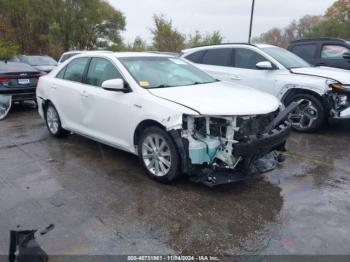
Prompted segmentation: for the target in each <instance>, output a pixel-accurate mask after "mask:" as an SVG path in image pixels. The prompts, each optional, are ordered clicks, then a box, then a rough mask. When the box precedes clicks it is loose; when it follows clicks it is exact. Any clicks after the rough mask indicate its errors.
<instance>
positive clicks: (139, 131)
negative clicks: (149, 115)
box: [133, 119, 166, 146]
mask: <svg viewBox="0 0 350 262" xmlns="http://www.w3.org/2000/svg"><path fill="white" fill-rule="evenodd" d="M151 126H156V127H159V128H161V129H163V130H166V128H165V126H163V125H162V124H161V123H159V122H157V121H155V120H153V119H146V120H143V121H142V122H141V123H139V124H138V125H137V127H136V129H135V132H134V138H133V143H134V146H137V145H138V143H139V139H140V137H141V134H142V131H143V130H145V129H146V128H148V127H151Z"/></svg>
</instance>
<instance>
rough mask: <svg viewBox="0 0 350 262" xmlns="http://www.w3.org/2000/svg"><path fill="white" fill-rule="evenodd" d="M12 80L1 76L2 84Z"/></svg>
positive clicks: (0, 82) (0, 81)
mask: <svg viewBox="0 0 350 262" xmlns="http://www.w3.org/2000/svg"><path fill="white" fill-rule="evenodd" d="M9 81H10V78H8V77H4V76H0V84H2V85H7V84H8V83H9Z"/></svg>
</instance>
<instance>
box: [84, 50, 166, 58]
mask: <svg viewBox="0 0 350 262" xmlns="http://www.w3.org/2000/svg"><path fill="white" fill-rule="evenodd" d="M94 55H96V56H101V55H103V56H105V57H114V58H123V57H172V56H171V55H167V54H157V53H148V52H105V53H103V52H92V51H90V52H88V53H86V52H84V53H81V54H79V55H78V56H79V57H89V56H94Z"/></svg>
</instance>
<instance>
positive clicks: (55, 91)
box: [49, 57, 90, 132]
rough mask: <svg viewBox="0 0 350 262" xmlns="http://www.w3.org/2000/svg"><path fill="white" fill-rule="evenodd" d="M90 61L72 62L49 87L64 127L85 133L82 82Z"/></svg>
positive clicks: (87, 59)
mask: <svg viewBox="0 0 350 262" xmlns="http://www.w3.org/2000/svg"><path fill="white" fill-rule="evenodd" d="M89 61H90V58H88V57H82V58H76V59H74V60H72V61H71V62H70V63H69V64H68V65H67V66H66V67H64V68H63V69H62V70H61V71H60V72H59V73H58V75H57V76H56V78H55V80H54V81H53V82H52V83H51V84H50V85H51V86H50V87H49V88H50V89H51V95H50V99H51V100H52V102H53V103H54V105H55V107H56V109H57V110H58V112H59V114H60V117H61V120H62V125H63V127H66V128H68V129H70V130H73V131H79V132H83V127H82V125H81V118H82V117H83V111H82V107H81V97H82V96H84V93H83V91H84V84H83V83H82V81H83V76H84V73H85V71H86V70H87V68H88V64H89Z"/></svg>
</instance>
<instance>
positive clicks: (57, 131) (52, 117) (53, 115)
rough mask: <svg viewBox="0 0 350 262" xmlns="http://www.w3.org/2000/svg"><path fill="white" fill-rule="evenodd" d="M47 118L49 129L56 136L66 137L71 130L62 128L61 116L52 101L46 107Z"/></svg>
mask: <svg viewBox="0 0 350 262" xmlns="http://www.w3.org/2000/svg"><path fill="white" fill-rule="evenodd" d="M45 120H46V126H47V129H48V130H49V132H50V134H51V135H53V136H54V137H57V138H64V137H67V136H68V135H69V132H68V131H67V130H65V129H63V128H62V125H61V119H60V116H59V115H58V112H57V110H56V108H55V106H54V105H53V104H52V103H48V105H47V106H46V107H45Z"/></svg>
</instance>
